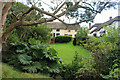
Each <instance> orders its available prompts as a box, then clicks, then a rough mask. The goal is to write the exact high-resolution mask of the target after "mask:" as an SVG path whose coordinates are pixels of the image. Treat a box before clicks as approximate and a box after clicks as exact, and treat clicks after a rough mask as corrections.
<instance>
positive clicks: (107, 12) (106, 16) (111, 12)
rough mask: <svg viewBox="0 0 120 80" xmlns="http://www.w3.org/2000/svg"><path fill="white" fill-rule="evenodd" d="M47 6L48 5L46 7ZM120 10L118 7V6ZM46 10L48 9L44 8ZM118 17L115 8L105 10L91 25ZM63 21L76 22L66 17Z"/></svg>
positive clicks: (47, 1) (85, 24)
mask: <svg viewBox="0 0 120 80" xmlns="http://www.w3.org/2000/svg"><path fill="white" fill-rule="evenodd" d="M19 1H22V2H23V1H24V0H19ZM43 1H45V2H46V3H47V4H49V3H50V0H43ZM45 6H46V5H45ZM116 7H117V8H118V6H116ZM44 8H46V7H44ZM116 16H118V9H114V8H110V9H108V10H103V11H102V12H101V13H100V14H97V16H96V17H95V19H94V23H91V25H94V24H95V23H104V22H106V21H108V20H109V18H110V17H112V18H114V17H116ZM61 19H62V20H63V19H64V20H65V21H66V22H74V20H70V21H69V20H68V19H66V18H65V17H62V18H61ZM56 21H57V22H58V20H55V22H56ZM80 26H83V27H84V26H88V23H85V22H84V23H81V24H80Z"/></svg>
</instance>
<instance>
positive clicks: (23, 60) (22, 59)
mask: <svg viewBox="0 0 120 80" xmlns="http://www.w3.org/2000/svg"><path fill="white" fill-rule="evenodd" d="M18 59H19V61H20V62H21V63H22V64H30V63H31V62H32V61H31V59H32V57H31V56H28V55H27V54H22V55H20V56H19V57H18Z"/></svg>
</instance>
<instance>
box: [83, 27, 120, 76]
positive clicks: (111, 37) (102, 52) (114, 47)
mask: <svg viewBox="0 0 120 80" xmlns="http://www.w3.org/2000/svg"><path fill="white" fill-rule="evenodd" d="M105 29H106V33H107V34H103V35H102V37H99V38H96V37H91V38H89V39H88V41H87V42H86V44H84V47H85V48H87V49H88V50H90V51H92V52H93V58H94V62H95V65H94V68H95V69H96V71H97V74H99V75H100V74H103V75H108V74H109V72H110V71H109V70H110V68H112V66H113V64H114V63H113V60H115V59H118V58H119V57H120V55H119V52H120V50H119V43H120V38H119V33H118V30H119V28H115V27H114V26H113V25H112V26H109V27H106V28H105Z"/></svg>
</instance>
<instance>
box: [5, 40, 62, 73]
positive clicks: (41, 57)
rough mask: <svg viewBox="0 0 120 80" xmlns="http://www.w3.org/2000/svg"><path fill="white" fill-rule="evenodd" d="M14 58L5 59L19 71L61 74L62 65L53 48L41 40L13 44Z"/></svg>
mask: <svg viewBox="0 0 120 80" xmlns="http://www.w3.org/2000/svg"><path fill="white" fill-rule="evenodd" d="M11 46H12V47H11V48H14V49H11V50H13V53H15V55H14V56H9V57H8V58H9V60H8V58H6V59H4V62H5V61H6V62H8V64H11V65H13V66H14V67H16V68H17V69H19V70H22V71H24V72H29V73H39V72H44V73H59V66H60V64H61V63H62V62H61V59H60V58H59V57H58V56H57V51H56V50H54V49H53V48H50V47H47V46H45V45H42V44H41V42H40V41H39V40H35V39H34V38H30V39H29V42H28V43H26V42H22V41H19V42H15V43H11Z"/></svg>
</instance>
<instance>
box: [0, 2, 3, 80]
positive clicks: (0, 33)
mask: <svg viewBox="0 0 120 80" xmlns="http://www.w3.org/2000/svg"><path fill="white" fill-rule="evenodd" d="M2 30H3V29H2V2H0V80H1V78H2V76H1V75H2V63H1V62H2Z"/></svg>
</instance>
